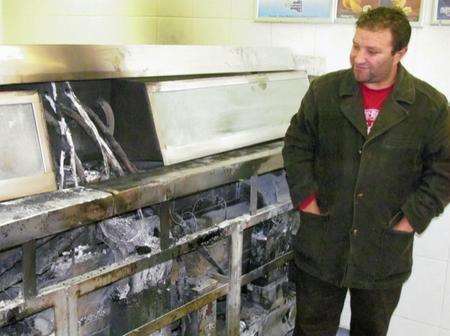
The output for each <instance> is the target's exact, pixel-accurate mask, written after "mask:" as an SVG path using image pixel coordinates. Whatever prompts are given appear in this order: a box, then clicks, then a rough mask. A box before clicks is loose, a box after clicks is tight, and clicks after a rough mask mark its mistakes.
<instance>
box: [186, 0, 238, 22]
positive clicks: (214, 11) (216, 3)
mask: <svg viewBox="0 0 450 336" xmlns="http://www.w3.org/2000/svg"><path fill="white" fill-rule="evenodd" d="M193 1H194V2H193V4H194V7H193V16H194V17H196V18H231V0H208V1H205V0H193Z"/></svg>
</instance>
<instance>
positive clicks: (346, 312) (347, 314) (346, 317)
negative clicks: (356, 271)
mask: <svg viewBox="0 0 450 336" xmlns="http://www.w3.org/2000/svg"><path fill="white" fill-rule="evenodd" d="M350 318H351V311H350V294H349V293H348V292H347V296H346V297H345V303H344V309H342V314H341V322H340V323H339V326H340V327H341V328H345V329H347V330H348V329H350Z"/></svg>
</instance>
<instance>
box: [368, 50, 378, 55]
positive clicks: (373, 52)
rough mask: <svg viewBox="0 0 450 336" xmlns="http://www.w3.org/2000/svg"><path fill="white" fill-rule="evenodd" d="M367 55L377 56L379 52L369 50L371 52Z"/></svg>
mask: <svg viewBox="0 0 450 336" xmlns="http://www.w3.org/2000/svg"><path fill="white" fill-rule="evenodd" d="M367 53H368V54H369V55H376V54H378V51H374V50H369V51H367Z"/></svg>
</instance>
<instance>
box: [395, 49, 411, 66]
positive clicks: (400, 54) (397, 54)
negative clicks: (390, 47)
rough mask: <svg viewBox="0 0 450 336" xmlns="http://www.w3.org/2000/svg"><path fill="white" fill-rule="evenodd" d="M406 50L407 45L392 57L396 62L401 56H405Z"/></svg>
mask: <svg viewBox="0 0 450 336" xmlns="http://www.w3.org/2000/svg"><path fill="white" fill-rule="evenodd" d="M407 51H408V47H404V48H402V49H400V50H399V51H397V52H396V53H395V54H394V58H395V60H396V61H397V63H398V62H400V61H401V59H402V58H403V56H405V54H406V52H407Z"/></svg>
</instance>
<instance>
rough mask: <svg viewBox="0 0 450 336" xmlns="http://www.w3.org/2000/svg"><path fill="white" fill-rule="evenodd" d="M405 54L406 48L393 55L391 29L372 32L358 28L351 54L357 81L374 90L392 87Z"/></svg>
mask: <svg viewBox="0 0 450 336" xmlns="http://www.w3.org/2000/svg"><path fill="white" fill-rule="evenodd" d="M405 53H406V48H404V49H402V50H399V51H397V52H396V53H394V54H392V33H391V31H390V30H389V29H381V30H377V31H371V30H367V29H362V28H357V29H356V32H355V37H354V38H353V46H352V51H351V53H350V63H351V65H352V69H353V73H354V75H355V78H356V80H357V81H358V82H361V83H364V84H365V85H366V86H368V87H369V88H372V89H381V88H385V87H388V86H390V85H392V84H393V83H394V80H395V75H396V73H397V67H398V63H399V62H400V60H401V59H402V57H403V55H404V54H405Z"/></svg>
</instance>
